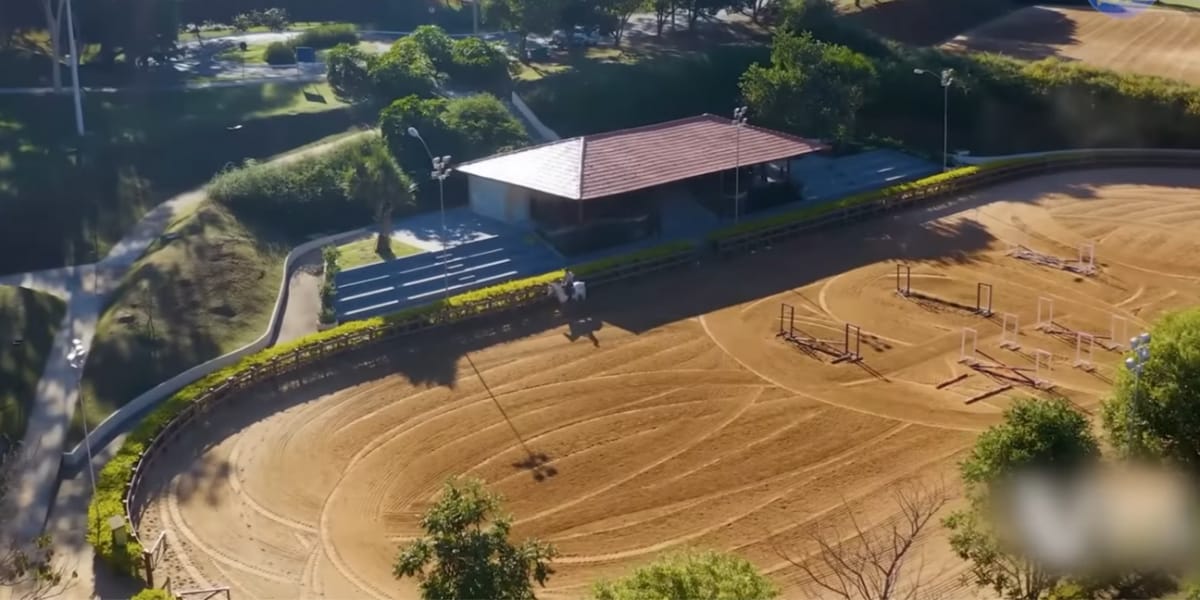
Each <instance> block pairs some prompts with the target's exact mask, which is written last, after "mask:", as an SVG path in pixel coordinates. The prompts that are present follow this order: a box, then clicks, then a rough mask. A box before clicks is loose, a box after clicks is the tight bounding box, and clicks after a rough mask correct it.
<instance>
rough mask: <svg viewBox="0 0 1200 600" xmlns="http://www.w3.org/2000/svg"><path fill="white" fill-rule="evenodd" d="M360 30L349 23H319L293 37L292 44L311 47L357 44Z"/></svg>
mask: <svg viewBox="0 0 1200 600" xmlns="http://www.w3.org/2000/svg"><path fill="white" fill-rule="evenodd" d="M357 43H358V31H357V30H356V29H355V27H354V26H353V25H350V24H349V23H331V24H328V25H318V26H316V27H313V28H311V29H306V30H304V32H303V33H301V34H300V35H298V36H296V37H295V38H292V46H293V47H298V46H308V47H310V48H332V47H334V46H337V45H338V44H351V45H353V44H357Z"/></svg>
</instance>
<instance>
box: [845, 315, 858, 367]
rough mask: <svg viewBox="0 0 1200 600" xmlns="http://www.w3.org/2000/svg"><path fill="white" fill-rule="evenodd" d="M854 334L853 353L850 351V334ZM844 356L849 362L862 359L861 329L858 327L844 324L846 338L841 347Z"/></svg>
mask: <svg viewBox="0 0 1200 600" xmlns="http://www.w3.org/2000/svg"><path fill="white" fill-rule="evenodd" d="M851 331H853V332H854V352H851V351H850V332H851ZM842 352H843V353H844V356H845V357H846V358H847V359H849V360H858V359H860V358H862V329H861V328H859V326H858V325H851V324H850V323H846V337H845V341H844V345H843V350H842Z"/></svg>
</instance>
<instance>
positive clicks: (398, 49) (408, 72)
mask: <svg viewBox="0 0 1200 600" xmlns="http://www.w3.org/2000/svg"><path fill="white" fill-rule="evenodd" d="M369 75H370V77H371V84H372V87H373V88H374V90H375V96H376V97H377V98H378V99H379V100H380V101H381V102H390V101H392V100H393V99H395V98H403V97H405V96H410V95H417V96H429V95H431V94H433V91H434V90H435V89H436V88H437V69H435V68H434V66H433V62H432V61H431V60H429V57H428V56H426V55H425V52H424V51H423V50H421V46H420V45H419V44H418V43H417V42H416V41H415V40H412V39H410V38H407V37H404V38H400V39H399V40H397V41H396V43H394V44H392V47H391V48H389V49H388V51H387V52H385V53H384V54H383V56H380V57H379V58H377V59H375V60H374V61H371V66H370V71H369Z"/></svg>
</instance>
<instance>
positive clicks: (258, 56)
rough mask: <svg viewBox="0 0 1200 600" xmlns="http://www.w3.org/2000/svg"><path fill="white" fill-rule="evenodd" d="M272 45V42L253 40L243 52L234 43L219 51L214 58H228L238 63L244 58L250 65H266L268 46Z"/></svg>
mask: <svg viewBox="0 0 1200 600" xmlns="http://www.w3.org/2000/svg"><path fill="white" fill-rule="evenodd" d="M270 45H271V42H253V43H250V44H246V51H245V52H243V51H242V49H241V48H239V47H238V46H236V45H234V46H230V47H229V48H226V49H224V50H222V51H220V52H218V53H217V55H216V56H214V57H213V58H216V59H217V60H228V61H232V62H236V63H241V62H242V60H243V59H245V61H246V64H248V65H265V64H267V60H266V53H267V46H270Z"/></svg>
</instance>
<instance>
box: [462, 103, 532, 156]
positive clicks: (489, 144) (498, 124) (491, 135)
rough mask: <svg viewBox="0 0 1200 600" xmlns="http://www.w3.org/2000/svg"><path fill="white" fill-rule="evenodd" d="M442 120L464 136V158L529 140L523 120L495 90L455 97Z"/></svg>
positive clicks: (512, 146)
mask: <svg viewBox="0 0 1200 600" xmlns="http://www.w3.org/2000/svg"><path fill="white" fill-rule="evenodd" d="M442 121H443V122H444V123H445V124H446V128H447V129H448V130H449V131H450V132H451V133H452V134H453V135H454V136H455V137H457V138H458V139H459V140H460V142H459V147H460V149H461V150H460V152H461V154H462V160H472V159H475V158H480V157H483V156H487V155H489V154H494V153H496V152H500V151H504V150H509V149H512V148H517V147H520V146H523V145H524V144H525V143H526V142H527V141H528V136H526V134H525V129H524V127H522V126H521V123H520V122H518V121H517V120H516V118H515V117H513V116H512V113H510V112H508V109H507V108H506V107H505V106H504V104H503V103H502V102H500V100H499V99H498V98H496V97H495V96H493V95H491V94H475V95H472V96H467V97H465V98H455V99H454V100H451V101H450V102H448V103H446V107H445V111H444V112H443V114H442Z"/></svg>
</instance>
